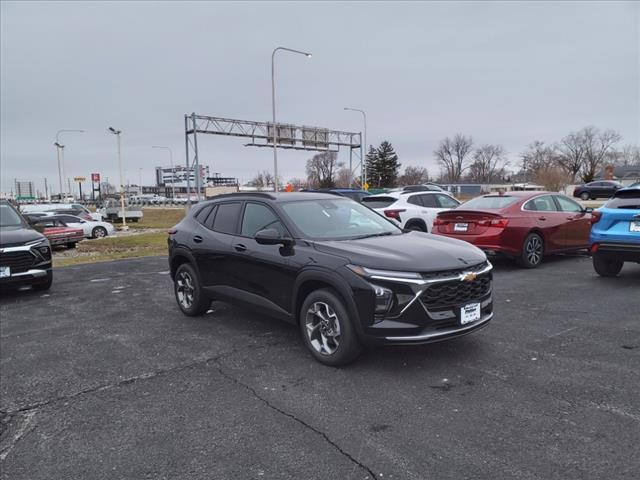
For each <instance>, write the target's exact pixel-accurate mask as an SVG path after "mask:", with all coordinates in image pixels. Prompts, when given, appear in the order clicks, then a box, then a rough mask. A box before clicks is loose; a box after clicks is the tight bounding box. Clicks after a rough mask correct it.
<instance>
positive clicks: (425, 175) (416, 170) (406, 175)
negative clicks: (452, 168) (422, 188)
mask: <svg viewBox="0 0 640 480" xmlns="http://www.w3.org/2000/svg"><path fill="white" fill-rule="evenodd" d="M428 181H429V171H428V170H427V169H426V168H424V167H414V166H411V165H410V166H408V167H406V168H405V169H404V172H403V173H402V175H400V176H399V177H398V185H421V184H423V183H426V182H428Z"/></svg>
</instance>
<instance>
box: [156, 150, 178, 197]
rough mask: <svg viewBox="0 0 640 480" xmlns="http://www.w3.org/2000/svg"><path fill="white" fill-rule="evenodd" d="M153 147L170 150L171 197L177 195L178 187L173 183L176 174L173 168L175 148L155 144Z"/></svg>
mask: <svg viewBox="0 0 640 480" xmlns="http://www.w3.org/2000/svg"><path fill="white" fill-rule="evenodd" d="M151 148H162V149H163V150H169V162H170V163H171V198H175V197H176V187H175V186H174V184H173V181H174V179H175V176H176V172H175V170H174V169H173V150H171V148H169V147H161V146H160V145H153V146H152V147H151Z"/></svg>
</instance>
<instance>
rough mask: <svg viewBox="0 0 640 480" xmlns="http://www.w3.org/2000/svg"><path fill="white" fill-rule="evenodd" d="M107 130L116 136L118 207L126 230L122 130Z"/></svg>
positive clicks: (111, 128)
mask: <svg viewBox="0 0 640 480" xmlns="http://www.w3.org/2000/svg"><path fill="white" fill-rule="evenodd" d="M109 131H110V132H111V133H113V134H114V135H115V136H116V137H117V138H118V169H119V170H120V208H121V212H122V229H123V230H127V218H126V212H125V209H124V184H123V182H122V155H121V154H120V134H121V133H122V130H116V129H115V128H113V127H109Z"/></svg>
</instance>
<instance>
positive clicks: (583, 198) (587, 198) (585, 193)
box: [580, 192, 591, 200]
mask: <svg viewBox="0 0 640 480" xmlns="http://www.w3.org/2000/svg"><path fill="white" fill-rule="evenodd" d="M580 198H581V199H582V200H589V199H590V198H591V195H589V192H582V193H581V194H580Z"/></svg>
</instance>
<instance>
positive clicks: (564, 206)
mask: <svg viewBox="0 0 640 480" xmlns="http://www.w3.org/2000/svg"><path fill="white" fill-rule="evenodd" d="M556 200H558V203H559V204H560V210H561V211H562V212H581V211H582V206H580V205H578V204H577V203H576V202H574V201H573V200H570V199H568V198H567V197H562V196H560V195H558V196H556Z"/></svg>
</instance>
